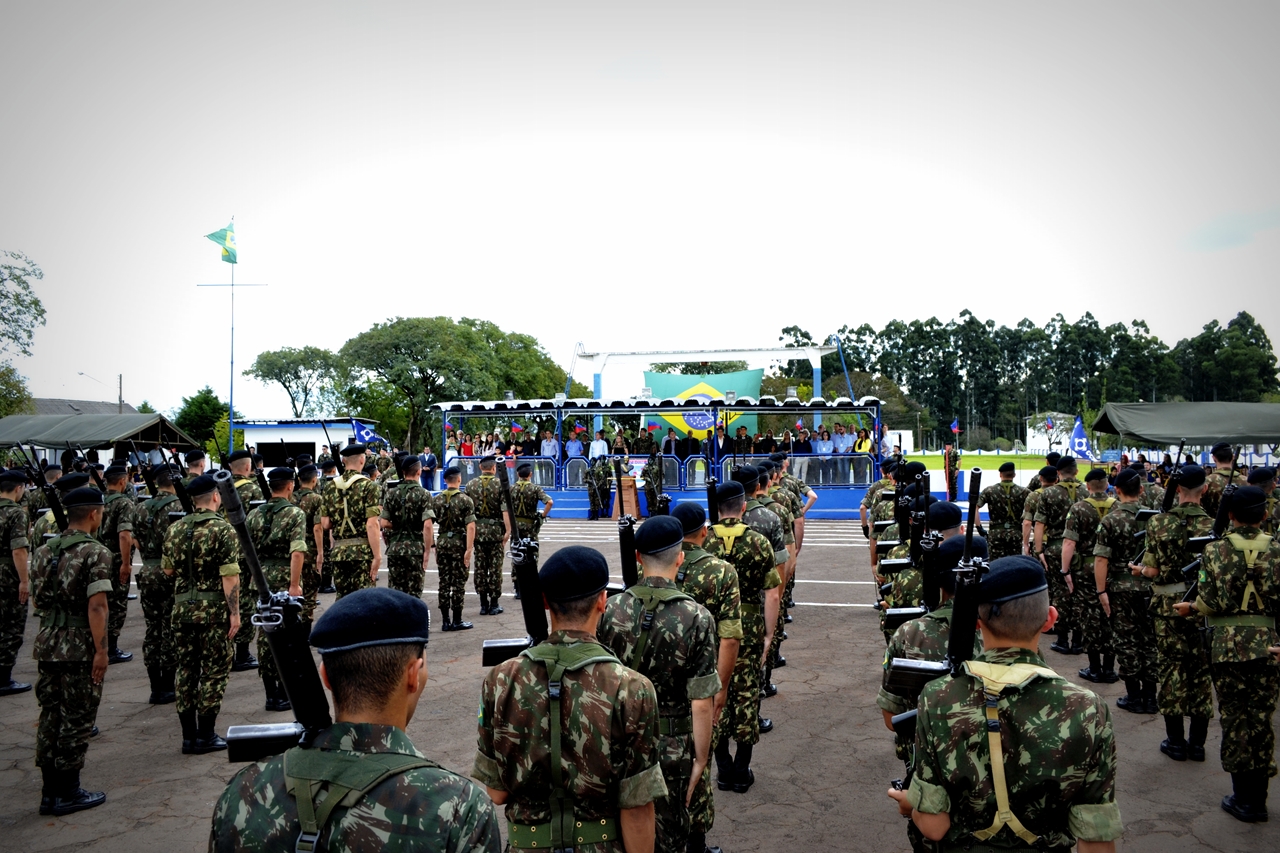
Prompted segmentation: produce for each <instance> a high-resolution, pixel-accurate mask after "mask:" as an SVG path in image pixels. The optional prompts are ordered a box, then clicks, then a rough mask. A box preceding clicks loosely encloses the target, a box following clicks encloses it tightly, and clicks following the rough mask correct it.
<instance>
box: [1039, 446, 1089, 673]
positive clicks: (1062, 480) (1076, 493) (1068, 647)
mask: <svg viewBox="0 0 1280 853" xmlns="http://www.w3.org/2000/svg"><path fill="white" fill-rule="evenodd" d="M1082 497H1084V494H1083V491H1082V490H1081V488H1080V481H1079V480H1077V479H1076V460H1075V457H1072V456H1064V457H1062V458H1061V459H1059V460H1058V482H1056V483H1054V484H1053V485H1050V486H1045V489H1044V494H1043V495H1041V496H1040V500H1039V502H1038V503H1037V504H1036V515H1035V525H1036V527H1035V540H1034V546H1033V552H1034V555H1035V556H1036V557H1038V558H1039V559H1040V563H1041V564H1042V565H1043V566H1044V570H1045V573H1046V574H1047V575H1048V577H1049V600H1050V602H1052V604H1053V606H1054V607H1056V608H1057V609H1058V626H1057V627H1058V641H1057V642H1056V643H1054V644H1053V645H1051V646H1050V647H1049V648H1051V649H1053V650H1054V651H1055V652H1058V653H1059V654H1063V655H1078V654H1083V653H1084V644H1083V642H1082V641H1083V639H1084V636H1083V634H1082V633H1081V631H1080V616H1079V612H1078V611H1079V610H1080V607H1079V603H1078V601H1077V600H1076V596H1075V594H1074V593H1073V592H1072V590H1071V588H1070V587H1069V586H1068V585H1067V575H1066V574H1063V572H1062V534H1063V531H1064V530H1065V528H1066V525H1067V513H1069V512H1070V511H1071V507H1072V505H1074V504H1075V502H1076V501H1078V500H1080V499H1081V498H1082ZM1069 573H1070V572H1069V571H1068V574H1069ZM1072 632H1074V633H1075V636H1074V637H1073V636H1072Z"/></svg>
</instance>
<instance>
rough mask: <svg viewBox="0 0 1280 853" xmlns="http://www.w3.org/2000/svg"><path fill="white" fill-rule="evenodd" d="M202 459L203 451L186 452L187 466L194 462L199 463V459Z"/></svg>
mask: <svg viewBox="0 0 1280 853" xmlns="http://www.w3.org/2000/svg"><path fill="white" fill-rule="evenodd" d="M203 458H204V451H203V450H191V451H188V452H187V456H186V460H187V464H188V465H191V464H192V463H195V462H199V461H200V460H201V459H203Z"/></svg>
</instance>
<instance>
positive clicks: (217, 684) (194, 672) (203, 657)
mask: <svg viewBox="0 0 1280 853" xmlns="http://www.w3.org/2000/svg"><path fill="white" fill-rule="evenodd" d="M230 628H231V626H230V624H227V623H223V624H219V625H198V624H194V623H191V622H174V623H173V647H174V650H175V652H176V653H177V658H178V677H177V680H176V682H175V684H176V687H177V693H178V713H182V712H183V711H195V712H196V713H197V714H200V715H201V716H210V717H211V716H216V715H217V713H218V711H220V710H222V695H223V694H224V693H226V692H227V679H228V678H229V677H230V676H231V657H232V653H233V650H234V645H233V643H232V642H231V638H230V637H228V636H227V631H228V630H230ZM241 630H244V627H243V625H242V626H241ZM236 636H237V637H239V636H240V631H237V632H236Z"/></svg>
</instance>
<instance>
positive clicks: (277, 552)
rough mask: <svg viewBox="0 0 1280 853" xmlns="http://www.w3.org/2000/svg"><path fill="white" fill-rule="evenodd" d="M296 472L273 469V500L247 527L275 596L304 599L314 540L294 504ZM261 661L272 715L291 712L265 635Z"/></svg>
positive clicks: (247, 520)
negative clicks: (282, 594) (304, 577)
mask: <svg viewBox="0 0 1280 853" xmlns="http://www.w3.org/2000/svg"><path fill="white" fill-rule="evenodd" d="M294 476H295V474H294V470H293V469H292V468H272V469H271V472H270V473H269V474H267V484H268V485H269V486H270V488H271V498H270V499H269V500H268V501H267V502H266V503H265V504H263V505H262V506H259V507H255V508H254V509H252V510H250V511H249V515H248V516H247V517H246V518H245V526H246V527H248V528H249V538H250V539H251V540H253V550H254V552H255V553H256V554H257V555H258V562H259V563H261V564H262V574H263V575H264V576H265V577H266V580H267V587H268V588H269V589H270V590H271V592H272V593H276V592H281V591H285V590H287V591H288V593H289V595H292V596H294V597H296V598H301V597H302V572H303V564H304V563H305V562H306V557H307V540H308V539H310V538H312V537H311V535H310V534H311V531H310V530H308V529H307V514H306V513H305V512H303V511H302V510H301V509H299V508H298V507H297V506H295V505H294V503H293V490H294V486H295V485H296V484H295V483H294ZM258 660H259V661H260V662H261V667H260V668H259V669H258V675H260V676H261V677H262V689H263V691H264V692H265V693H266V697H267V698H266V709H267V710H268V711H288V710H291V709H292V708H293V706H292V705H290V704H289V696H288V694H286V693H285V689H284V684H283V683H281V681H280V673H279V670H277V669H276V661H275V658H274V657H273V656H272V654H271V647H270V646H269V645H268V644H267V638H266V636H265V634H263V633H262V632H259V633H258Z"/></svg>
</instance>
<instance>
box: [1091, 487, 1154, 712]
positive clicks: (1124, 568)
mask: <svg viewBox="0 0 1280 853" xmlns="http://www.w3.org/2000/svg"><path fill="white" fill-rule="evenodd" d="M1116 493H1117V495H1118V496H1119V502H1118V503H1117V504H1116V505H1115V506H1114V507H1112V509H1111V511H1110V512H1109V513H1107V517H1106V518H1104V519H1102V524H1101V526H1099V528H1098V544H1097V545H1096V546H1094V549H1093V556H1094V561H1093V576H1094V582H1095V583H1096V584H1097V586H1098V602H1099V603H1100V604H1101V605H1102V609H1103V610H1104V611H1105V612H1106V614H1107V616H1108V617H1109V618H1110V619H1111V644H1112V648H1114V649H1115V652H1116V658H1117V659H1118V660H1119V663H1120V677H1121V678H1122V679H1124V686H1125V689H1126V690H1127V694H1128V695H1126V696H1121V697H1120V698H1119V699H1117V700H1116V707H1118V708H1123V709H1124V710H1126V711H1129V712H1131V713H1135V714H1154V713H1156V638H1155V628H1154V627H1153V625H1152V620H1151V611H1150V607H1151V581H1150V579H1148V578H1146V577H1143V576H1142V575H1141V567H1140V566H1135V565H1133V560H1134V558H1135V557H1137V555H1138V548H1139V544H1138V541H1137V533H1138V532H1139V531H1140V530H1141V529H1142V524H1141V523H1140V522H1139V521H1138V510H1139V509H1141V506H1140V505H1139V503H1138V502H1139V501H1140V500H1141V498H1142V482H1141V480H1140V478H1139V477H1138V472H1137V471H1134V470H1133V469H1131V468H1126V469H1124V470H1123V471H1121V472H1120V473H1119V474H1117V475H1116Z"/></svg>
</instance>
